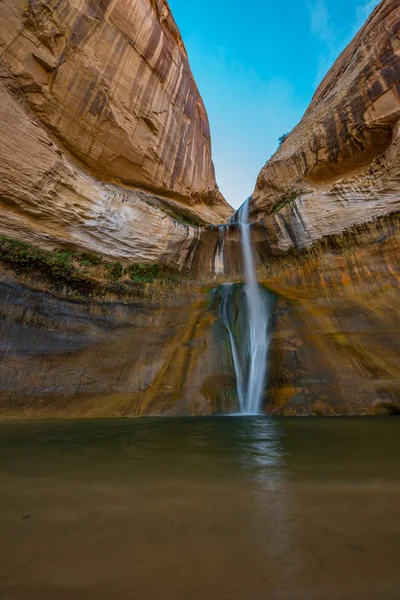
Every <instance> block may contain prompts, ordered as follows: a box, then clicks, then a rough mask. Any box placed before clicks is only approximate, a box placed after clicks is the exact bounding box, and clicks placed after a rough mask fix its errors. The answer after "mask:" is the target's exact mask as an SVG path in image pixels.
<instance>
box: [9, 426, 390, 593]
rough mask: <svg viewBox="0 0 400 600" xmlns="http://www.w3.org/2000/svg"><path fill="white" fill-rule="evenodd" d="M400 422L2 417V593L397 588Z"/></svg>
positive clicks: (364, 590) (380, 590)
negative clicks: (28, 419)
mask: <svg viewBox="0 0 400 600" xmlns="http://www.w3.org/2000/svg"><path fill="white" fill-rule="evenodd" d="M398 424H400V421H396V420H394V421H390V420H381V419H366V420H365V419H364V420H363V419H332V420H330V419H325V420H320V419H298V420H296V419H294V420H292V419H282V420H274V419H268V418H263V417H255V418H251V417H249V418H242V419H238V418H229V417H228V418H206V419H176V420H175V419H171V420H163V419H155V420H151V419H142V420H138V421H129V420H126V421H74V422H46V423H40V422H30V423H9V424H4V423H3V424H1V425H0V455H1V457H2V459H1V462H0V486H1V490H2V493H1V496H0V528H1V531H2V536H3V538H4V539H6V540H7V544H2V545H1V546H0V590H1V593H3V595H5V597H10V598H11V597H12V598H13V599H15V600H22V599H23V600H39V599H40V600H50V599H53V598H54V597H57V598H59V599H61V600H95V599H96V600H98V598H102V599H104V600H111V598H113V599H114V600H115V599H116V600H125V599H126V600H128V599H132V598H137V599H142V598H143V599H148V598H154V599H155V600H157V599H158V598H163V600H187V598H192V599H193V600H204V598H207V599H208V600H243V599H248V600H261V599H262V600H265V598H268V600H270V599H271V600H282V599H284V598H294V597H295V598H299V599H300V600H303V599H304V600H309V599H310V598H311V599H313V598H315V599H318V600H319V599H321V598H324V599H325V598H328V599H332V600H337V598H344V599H345V600H369V599H371V600H372V599H374V600H375V599H376V598H384V599H385V600H388V599H391V598H395V597H396V595H395V594H397V592H398V589H399V585H400V578H399V575H398V570H397V562H396V557H397V555H398V550H399V548H400V546H399V543H400V542H399V540H400V516H399V509H398V507H399V506H400V474H399V469H398V461H397V457H398V454H399V450H400V436H399V435H398V434H399V431H398V428H399V425H398ZM27 515H29V517H27ZM24 517H26V518H24ZM338 572H340V573H341V574H342V576H341V577H338V576H337V574H338ZM0 597H1V594H0Z"/></svg>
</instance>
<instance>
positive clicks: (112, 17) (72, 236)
mask: <svg viewBox="0 0 400 600" xmlns="http://www.w3.org/2000/svg"><path fill="white" fill-rule="evenodd" d="M0 61H1V62H0V95H1V98H0V127H1V131H2V135H1V138H0V200H1V217H0V233H2V234H3V235H9V236H14V237H17V238H19V239H24V240H26V241H28V242H30V243H36V244H38V245H40V246H42V247H53V246H55V245H61V246H62V245H68V246H71V247H81V248H87V249H91V250H93V251H96V252H100V253H103V254H104V255H107V256H111V257H114V258H119V259H122V260H133V261H145V262H149V261H150V262H151V261H158V262H160V261H161V262H167V263H169V264H174V262H176V266H182V264H183V263H184V262H185V260H186V258H187V252H188V251H189V248H190V247H191V245H192V243H193V242H194V241H195V240H196V239H197V237H198V231H197V230H196V228H193V227H188V226H187V225H182V224H180V223H179V218H178V220H177V219H176V218H174V217H176V216H177V215H178V216H179V215H182V214H184V215H185V218H186V220H188V219H189V222H192V223H193V224H194V225H196V223H200V224H203V223H207V222H208V223H210V222H220V221H222V220H224V219H226V218H227V217H228V216H229V215H230V213H231V209H230V207H229V206H228V205H227V204H226V202H225V200H224V199H223V198H222V196H221V194H220V193H219V191H218V188H217V186H216V182H215V176H214V167H213V163H212V159H211V142H210V132H209V125H208V119H207V114H206V111H205V108H204V105H203V102H202V100H201V97H200V95H199V92H198V89H197V86H196V84H195V82H194V79H193V76H192V74H191V71H190V68H189V64H188V59H187V55H186V51H185V48H184V46H183V43H182V40H181V37H180V34H179V31H178V29H177V27H176V25H175V22H174V20H173V18H172V16H171V13H170V10H169V7H168V4H167V3H166V2H165V1H164V0H155V1H150V0H117V1H116V0H112V1H111V0H105V1H101V2H97V1H96V2H95V1H94V0H85V1H84V2H81V1H79V2H78V1H76V0H67V1H65V2H58V1H55V0H32V1H29V2H28V1H27V0H17V1H15V0H5V1H4V2H1V3H0ZM138 189H139V190H141V191H140V192H138ZM145 192H148V195H146V194H145ZM160 197H161V199H160ZM171 217H172V218H171ZM184 220H185V219H184ZM185 249H186V250H185ZM178 255H179V256H178Z"/></svg>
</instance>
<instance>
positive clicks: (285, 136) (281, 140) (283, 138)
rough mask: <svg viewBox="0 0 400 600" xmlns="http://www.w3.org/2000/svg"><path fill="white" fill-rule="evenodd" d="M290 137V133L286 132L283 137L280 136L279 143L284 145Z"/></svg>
mask: <svg viewBox="0 0 400 600" xmlns="http://www.w3.org/2000/svg"><path fill="white" fill-rule="evenodd" d="M288 137H289V133H284V134H283V135H281V137H280V138H278V142H279V145H280V146H282V144H283V142H285V141H286V140H287V138H288Z"/></svg>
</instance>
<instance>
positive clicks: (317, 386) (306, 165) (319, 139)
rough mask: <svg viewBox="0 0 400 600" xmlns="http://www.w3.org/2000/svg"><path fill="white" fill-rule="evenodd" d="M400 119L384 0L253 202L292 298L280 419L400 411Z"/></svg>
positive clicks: (266, 258)
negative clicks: (287, 416) (294, 416)
mask: <svg viewBox="0 0 400 600" xmlns="http://www.w3.org/2000/svg"><path fill="white" fill-rule="evenodd" d="M399 119H400V2H398V0H383V1H382V2H381V3H380V4H379V6H378V7H377V8H376V9H375V11H374V12H373V14H372V15H371V17H370V18H369V19H368V21H367V23H366V24H365V25H364V27H362V29H361V30H360V32H359V33H358V34H357V35H356V37H355V38H354V40H353V41H352V42H351V44H350V45H349V46H348V48H346V50H345V51H344V52H343V54H342V55H341V56H340V57H339V59H338V60H337V61H336V63H335V64H334V66H333V67H332V69H331V70H330V71H329V73H328V74H327V75H326V77H325V79H324V81H323V82H322V84H321V85H320V86H319V88H318V90H317V92H316V93H315V96H314V98H313V100H312V102H311V104H310V107H309V108H308V110H307V111H306V113H305V115H304V117H303V119H302V121H301V122H300V123H299V125H298V126H297V127H296V128H295V129H294V130H293V131H292V132H291V133H290V135H289V137H288V138H287V139H286V140H285V141H284V142H283V144H282V145H281V146H280V148H279V150H278V151H277V152H276V154H275V155H274V156H273V157H272V159H271V160H270V161H268V163H267V164H266V165H265V167H264V168H263V170H262V171H261V173H260V176H259V178H258V181H257V185H256V188H255V191H254V195H253V198H252V204H251V206H252V214H253V217H254V218H255V219H257V220H258V225H257V230H255V231H257V236H256V248H257V252H258V256H259V259H260V263H261V264H262V265H263V266H262V267H260V278H261V279H262V280H263V281H264V282H265V284H266V285H268V286H269V287H270V288H272V289H275V290H276V291H277V292H278V293H279V294H280V297H281V302H280V305H279V309H278V311H277V314H276V315H275V332H274V335H273V340H272V344H271V370H270V380H269V388H268V392H267V402H266V411H267V412H269V413H272V414H289V415H290V414H315V413H317V414H338V413H339V414H346V413H351V414H354V413H358V414H360V413H366V414H370V413H371V412H372V413H374V412H377V411H378V412H379V410H386V411H387V412H400V359H399V356H400V353H399V345H398V341H399V338H400V321H399V311H398V306H399V282H400V273H399V257H400V247H399V240H400V235H399V219H398V211H399V208H400V127H399V123H400V122H399ZM260 226H261V227H263V228H264V235H262V233H261V235H260Z"/></svg>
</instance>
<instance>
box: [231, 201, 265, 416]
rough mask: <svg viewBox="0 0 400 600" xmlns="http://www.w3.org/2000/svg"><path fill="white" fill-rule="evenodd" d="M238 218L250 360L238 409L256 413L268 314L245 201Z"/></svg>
mask: <svg viewBox="0 0 400 600" xmlns="http://www.w3.org/2000/svg"><path fill="white" fill-rule="evenodd" d="M238 219H239V224H240V226H241V231H242V252H243V263H244V276H245V282H246V286H245V291H246V300H247V308H248V340H247V343H248V346H247V348H248V355H249V360H250V366H249V372H248V377H247V381H246V387H245V397H244V411H243V410H242V412H246V413H248V414H260V412H261V404H262V396H263V391H264V384H265V377H266V371H267V353H268V336H267V334H268V331H267V330H268V319H269V315H268V314H267V310H266V305H265V303H264V301H263V296H262V292H261V289H260V286H259V285H258V282H257V277H256V269H255V264H254V258H253V250H252V247H251V233H250V225H249V201H248V200H247V201H246V202H245V203H244V204H243V205H242V206H241V207H240V209H239V212H238Z"/></svg>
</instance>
